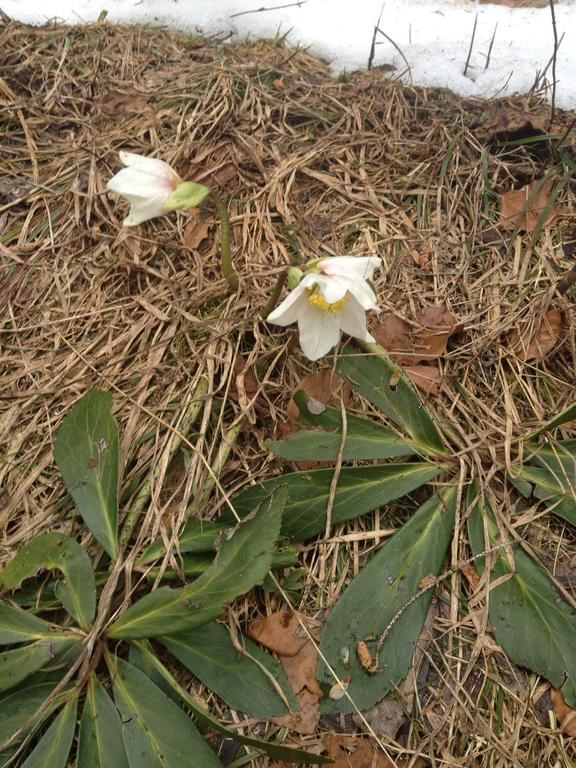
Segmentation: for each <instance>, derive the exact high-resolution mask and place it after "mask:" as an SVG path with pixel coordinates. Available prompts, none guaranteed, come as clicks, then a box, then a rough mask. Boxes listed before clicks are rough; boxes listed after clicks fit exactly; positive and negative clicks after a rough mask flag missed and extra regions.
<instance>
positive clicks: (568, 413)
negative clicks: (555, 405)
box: [529, 404, 576, 439]
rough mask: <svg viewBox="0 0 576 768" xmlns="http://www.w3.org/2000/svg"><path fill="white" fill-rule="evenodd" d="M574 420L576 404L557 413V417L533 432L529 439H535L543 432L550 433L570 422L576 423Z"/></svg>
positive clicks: (575, 417)
mask: <svg viewBox="0 0 576 768" xmlns="http://www.w3.org/2000/svg"><path fill="white" fill-rule="evenodd" d="M574 419H576V404H574V405H570V406H569V407H568V408H565V409H564V410H563V411H560V413H557V414H556V416H554V417H553V418H551V419H550V420H549V421H547V422H546V424H544V426H543V427H539V429H536V430H535V431H534V432H531V433H530V435H529V437H530V439H533V438H534V437H537V436H538V435H541V434H542V433H543V432H550V430H552V429H555V428H556V427H561V426H562V424H566V423H567V422H568V421H574Z"/></svg>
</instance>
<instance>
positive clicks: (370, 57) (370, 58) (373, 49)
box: [368, 3, 384, 69]
mask: <svg viewBox="0 0 576 768" xmlns="http://www.w3.org/2000/svg"><path fill="white" fill-rule="evenodd" d="M383 13H384V3H382V8H380V16H378V21H377V22H376V26H375V27H374V33H373V34H372V43H371V45H370V54H369V55H368V69H372V62H373V61H374V54H375V53H376V35H377V34H378V27H379V26H380V21H381V19H382V14H383Z"/></svg>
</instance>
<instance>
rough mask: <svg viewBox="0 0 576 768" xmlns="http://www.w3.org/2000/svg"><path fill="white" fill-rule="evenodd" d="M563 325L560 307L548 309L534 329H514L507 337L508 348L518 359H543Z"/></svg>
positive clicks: (556, 340) (555, 340) (562, 314)
mask: <svg viewBox="0 0 576 768" xmlns="http://www.w3.org/2000/svg"><path fill="white" fill-rule="evenodd" d="M563 327H564V313H563V312H562V310H561V309H550V310H549V311H548V312H547V313H546V315H545V316H544V319H543V320H542V322H541V323H540V325H539V326H538V327H537V329H536V331H535V332H534V331H532V333H530V328H528V327H525V328H524V329H523V330H522V331H514V333H512V334H511V336H510V338H509V342H510V348H511V350H512V352H513V353H514V355H515V356H516V357H517V358H518V360H522V362H528V361H529V360H534V361H540V360H544V358H545V357H547V356H548V355H549V354H550V352H552V350H553V349H554V348H555V346H556V344H557V342H558V339H559V337H560V332H561V330H562V328H563Z"/></svg>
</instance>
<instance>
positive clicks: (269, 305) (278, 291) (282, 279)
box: [260, 269, 288, 320]
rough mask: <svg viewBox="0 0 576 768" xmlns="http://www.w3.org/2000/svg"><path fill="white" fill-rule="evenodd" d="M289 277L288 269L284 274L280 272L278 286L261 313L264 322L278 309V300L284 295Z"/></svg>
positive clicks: (283, 271)
mask: <svg viewBox="0 0 576 768" xmlns="http://www.w3.org/2000/svg"><path fill="white" fill-rule="evenodd" d="M287 277H288V269H284V270H282V272H280V274H279V275H278V280H276V285H275V286H274V290H273V291H272V295H271V296H270V298H269V299H268V301H267V302H266V305H265V307H264V309H262V310H261V311H260V317H261V318H262V320H266V318H267V317H268V315H269V314H270V313H271V312H272V310H273V309H275V308H276V304H278V299H279V298H280V294H281V293H282V288H283V287H284V283H285V282H286V278H287Z"/></svg>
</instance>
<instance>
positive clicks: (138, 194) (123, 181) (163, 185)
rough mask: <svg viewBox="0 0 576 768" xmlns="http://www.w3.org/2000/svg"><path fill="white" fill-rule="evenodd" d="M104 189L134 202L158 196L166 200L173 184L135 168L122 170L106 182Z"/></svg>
mask: <svg viewBox="0 0 576 768" xmlns="http://www.w3.org/2000/svg"><path fill="white" fill-rule="evenodd" d="M106 188H107V189H109V190H110V191H111V192H116V193H117V194H119V195H122V197H125V198H126V199H127V200H133V201H134V202H135V201H137V200H146V199H148V198H150V197H157V196H159V195H160V194H163V195H164V199H168V197H169V196H170V195H171V194H172V192H173V191H174V189H175V182H174V181H170V180H168V179H163V178H158V177H154V176H150V174H148V173H144V172H143V171H139V170H137V169H136V168H122V170H121V171H118V173H117V174H116V175H115V176H113V177H112V178H111V179H110V181H108V183H107V184H106Z"/></svg>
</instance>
